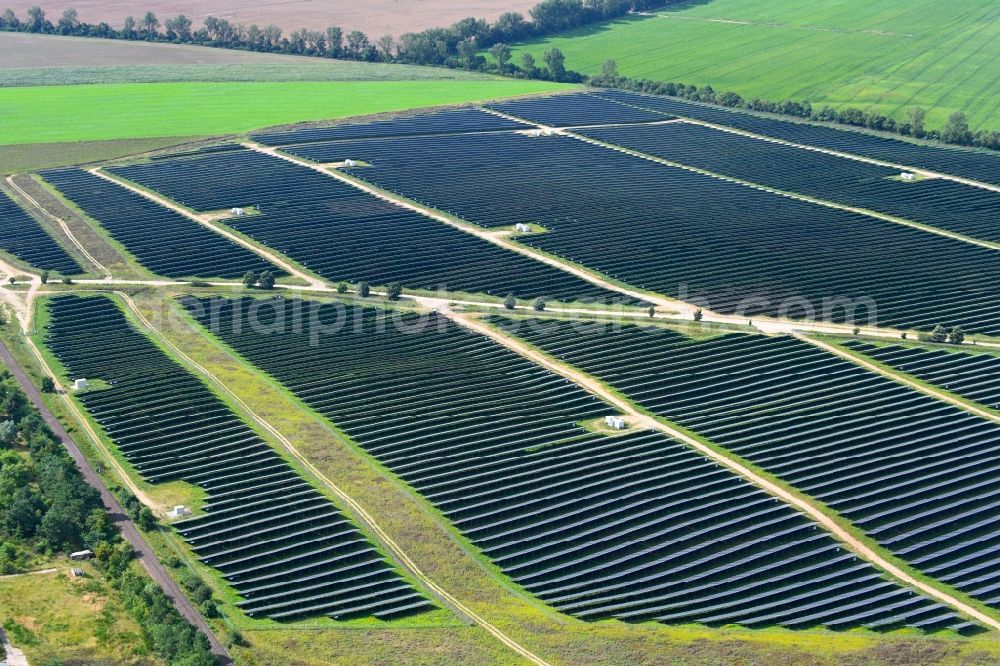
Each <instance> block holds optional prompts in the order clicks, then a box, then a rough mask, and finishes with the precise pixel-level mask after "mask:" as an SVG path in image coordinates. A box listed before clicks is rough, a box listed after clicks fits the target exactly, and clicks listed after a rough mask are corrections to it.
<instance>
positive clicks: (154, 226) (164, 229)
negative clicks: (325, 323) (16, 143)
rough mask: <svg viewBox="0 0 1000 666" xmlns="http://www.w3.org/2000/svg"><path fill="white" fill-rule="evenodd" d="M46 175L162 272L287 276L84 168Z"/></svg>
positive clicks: (174, 275) (175, 274)
mask: <svg viewBox="0 0 1000 666" xmlns="http://www.w3.org/2000/svg"><path fill="white" fill-rule="evenodd" d="M42 176H43V177H44V178H45V180H47V181H48V182H50V183H51V184H52V185H53V186H55V187H56V188H57V189H58V190H59V191H60V192H62V193H63V194H64V195H65V196H66V197H67V198H68V199H70V200H71V201H72V202H73V203H75V204H76V205H77V206H79V207H80V209H81V210H83V212H84V213H86V214H87V215H89V216H90V217H92V218H94V219H95V220H97V221H98V222H99V223H100V224H101V226H102V227H104V228H105V229H106V230H107V231H108V233H109V234H111V236H112V238H114V239H115V240H116V241H118V242H119V243H121V244H122V245H123V246H124V247H125V249H126V250H128V251H129V252H131V253H132V254H133V255H134V256H135V258H136V259H138V260H139V263H141V264H142V265H143V266H145V267H146V268H148V269H149V270H150V271H152V272H154V273H156V274H157V275H162V276H164V277H171V278H177V277H217V278H238V277H240V276H242V275H243V274H244V273H246V272H247V271H263V270H270V271H271V272H272V273H274V274H275V275H276V276H280V275H284V271H283V270H281V269H280V268H277V267H275V266H272V265H271V264H270V263H269V262H268V261H266V260H265V259H263V258H261V257H260V256H258V255H257V254H255V253H254V252H251V251H250V250H248V249H247V248H245V247H243V246H241V245H238V244H236V243H235V242H233V241H231V240H229V239H228V238H225V237H224V236H222V235H220V234H217V233H215V232H214V231H212V230H210V229H208V228H206V227H204V226H202V225H201V224H199V223H198V222H195V221H194V220H191V219H189V218H187V217H185V216H183V215H181V214H180V213H177V212H174V211H172V210H170V209H169V208H165V207H163V206H161V205H159V204H157V203H155V202H153V201H150V200H149V199H146V198H145V197H143V196H141V195H139V194H136V193H135V192H132V191H130V190H128V189H126V188H124V187H122V186H120V185H117V184H115V183H112V182H109V181H107V180H105V179H103V178H101V177H100V176H96V175H94V174H92V173H89V172H87V171H84V170H83V169H54V170H50V171H43V172H42Z"/></svg>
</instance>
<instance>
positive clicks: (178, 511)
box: [167, 504, 191, 518]
mask: <svg viewBox="0 0 1000 666" xmlns="http://www.w3.org/2000/svg"><path fill="white" fill-rule="evenodd" d="M190 515H191V509H189V508H187V507H186V506H184V505H183V504H178V505H177V506H175V507H174V508H173V509H171V510H170V511H167V517H168V518H182V517H184V516H190Z"/></svg>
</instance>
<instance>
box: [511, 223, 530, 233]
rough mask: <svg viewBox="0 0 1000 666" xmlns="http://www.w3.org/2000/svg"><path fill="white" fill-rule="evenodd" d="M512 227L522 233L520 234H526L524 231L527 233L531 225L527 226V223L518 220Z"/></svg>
mask: <svg viewBox="0 0 1000 666" xmlns="http://www.w3.org/2000/svg"><path fill="white" fill-rule="evenodd" d="M514 229H515V230H516V231H517V232H518V233H522V234H526V233H529V232H530V231H531V227H529V226H528V225H527V224H525V223H523V222H518V223H517V224H515V225H514Z"/></svg>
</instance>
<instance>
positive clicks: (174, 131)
mask: <svg viewBox="0 0 1000 666" xmlns="http://www.w3.org/2000/svg"><path fill="white" fill-rule="evenodd" d="M563 87H566V86H564V85H562V84H553V83H548V82H545V81H517V80H477V81H338V82H278V83H274V82H249V83H127V84H116V85H92V86H48V87H43V88H6V89H2V90H0V107H3V108H6V109H10V112H9V113H4V114H3V115H2V117H0V136H3V137H4V141H5V142H6V143H9V144H24V143H47V142H56V141H93V140H101V139H104V140H111V139H128V138H139V137H160V136H209V135H219V134H233V133H240V132H247V131H250V130H254V129H258V128H261V127H267V126H269V125H278V124H283V123H295V122H302V121H307V120H320V119H327V118H343V117H346V116H357V115H365V114H372V113H383V112H387V111H402V110H404V109H412V108H417V107H423V106H435V105H441V104H459V103H462V102H471V101H476V100H485V99H491V98H496V97H505V96H508V95H524V94H529V93H537V92H545V91H548V90H557V89H559V88H563ZM2 150H3V146H0V151H2Z"/></svg>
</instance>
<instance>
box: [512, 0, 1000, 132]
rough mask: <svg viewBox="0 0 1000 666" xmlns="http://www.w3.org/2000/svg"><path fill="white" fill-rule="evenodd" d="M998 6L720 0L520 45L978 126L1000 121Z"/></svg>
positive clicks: (755, 90) (589, 62) (747, 92)
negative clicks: (918, 111)
mask: <svg viewBox="0 0 1000 666" xmlns="http://www.w3.org/2000/svg"><path fill="white" fill-rule="evenodd" d="M998 40H1000V5H997V4H996V3H987V2H981V1H980V0H956V1H955V2H949V3H941V2H935V1H934V0H913V1H906V0H880V1H879V2H870V3H858V2H852V1H851V0H820V1H818V2H809V3H803V2H794V1H792V0H739V1H737V0H712V1H711V2H690V3H685V4H682V5H679V6H676V7H673V8H671V9H667V10H664V11H661V12H657V13H655V14H652V15H648V16H631V17H627V18H624V19H621V20H618V21H614V22H612V23H610V24H605V25H600V26H590V27H587V28H583V29H579V30H576V31H573V32H568V33H565V34H564V35H561V36H558V37H553V38H549V39H544V40H540V41H537V42H531V43H527V44H524V45H520V46H519V47H518V48H517V49H516V50H515V54H514V61H515V62H517V61H519V59H520V55H521V53H524V52H530V53H532V54H533V55H534V56H535V58H536V60H539V61H540V60H541V57H542V54H543V52H544V51H545V50H546V49H550V48H553V47H556V48H559V49H561V50H562V51H563V52H564V53H565V54H566V66H567V67H568V68H569V69H573V70H578V71H581V72H584V73H587V74H597V73H600V71H601V64H602V63H603V62H604V61H605V60H607V59H608V58H614V59H615V60H617V61H618V65H619V69H620V72H621V74H623V75H625V76H629V77H638V78H649V79H654V80H657V81H675V82H683V83H687V84H694V85H697V86H699V87H700V86H703V85H711V86H712V87H713V88H714V89H715V90H716V91H727V90H732V91H735V92H737V93H739V94H740V95H742V96H744V97H747V98H750V97H754V96H759V97H763V98H766V99H772V100H778V101H781V100H783V99H788V98H790V99H795V100H802V99H808V100H809V101H810V102H812V104H813V106H814V107H815V106H822V105H824V104H829V105H831V106H834V107H838V108H843V107H848V106H853V107H858V108H861V109H862V110H865V111H872V112H877V113H882V114H885V115H887V116H891V117H893V118H896V119H897V120H898V119H903V118H905V109H906V108H907V107H909V106H912V105H920V106H923V107H925V108H926V109H927V110H928V115H927V121H928V126H932V127H937V126H940V125H943V124H944V121H945V120H946V119H947V117H948V114H950V113H952V112H954V111H962V112H964V113H965V114H966V115H967V116H968V118H969V122H970V126H971V127H972V128H973V129H976V128H981V127H985V128H996V127H998V126H1000V105H998V104H997V98H998V96H1000V60H998V59H997V58H996V49H995V47H993V48H991V47H990V45H991V44H993V45H995V44H996V42H997V41H998Z"/></svg>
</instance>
